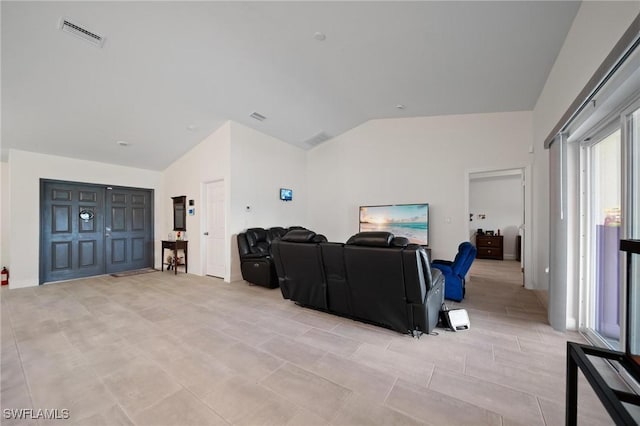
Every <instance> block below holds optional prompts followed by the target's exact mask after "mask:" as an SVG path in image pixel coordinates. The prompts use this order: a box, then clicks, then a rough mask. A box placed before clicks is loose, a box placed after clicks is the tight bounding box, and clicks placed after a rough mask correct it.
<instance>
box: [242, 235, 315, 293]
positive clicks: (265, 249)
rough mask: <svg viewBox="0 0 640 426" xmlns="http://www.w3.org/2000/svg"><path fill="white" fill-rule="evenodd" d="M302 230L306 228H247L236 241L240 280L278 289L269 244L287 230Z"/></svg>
mask: <svg viewBox="0 0 640 426" xmlns="http://www.w3.org/2000/svg"><path fill="white" fill-rule="evenodd" d="M304 229H306V228H303V227H301V226H292V227H290V228H283V227H280V226H274V227H272V228H269V229H264V228H249V229H247V230H246V231H245V232H241V233H239V234H238V237H237V240H238V251H239V253H240V271H241V272H242V279H244V280H245V281H247V282H249V283H251V284H256V285H259V286H263V287H268V288H276V287H278V276H277V275H276V269H275V266H274V264H273V259H272V258H271V243H272V242H273V241H274V240H276V239H278V238H280V237H282V236H284V235H285V234H286V233H287V232H289V230H304ZM315 238H316V241H320V240H321V239H322V238H324V237H323V236H322V235H318V236H316V237H315ZM318 239H320V240H318ZM324 241H326V238H324Z"/></svg>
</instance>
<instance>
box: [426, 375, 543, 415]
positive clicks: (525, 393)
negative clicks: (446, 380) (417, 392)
mask: <svg viewBox="0 0 640 426" xmlns="http://www.w3.org/2000/svg"><path fill="white" fill-rule="evenodd" d="M464 376H465V377H469V378H473V379H476V380H481V381H483V382H487V383H490V384H492V385H494V386H498V387H501V388H504V389H505V390H507V391H511V392H518V393H521V394H524V395H526V396H528V397H531V398H533V399H534V400H536V406H538V405H539V404H538V402H537V400H538V395H536V394H533V393H531V392H525V391H522V390H519V389H516V388H513V387H511V386H507V385H504V384H501V383H496V382H493V381H491V380H487V379H480V378H478V377H475V376H471V375H466V374H465V375H464ZM429 390H432V391H435V392H439V393H442V394H443V395H448V396H450V397H452V398H457V399H460V400H461V401H464V402H466V403H469V404H472V405H474V406H477V405H476V404H474V403H473V402H470V401H467V400H465V399H461V398H459V397H457V396H453V395H449V394H446V393H443V392H440V391H438V390H437V389H433V388H432V387H431V386H429ZM479 408H482V409H484V410H486V411H492V412H494V413H496V414H499V415H501V416H506V417H509V416H508V415H507V414H505V413H501V412H499V411H496V410H492V409H489V408H486V407H479Z"/></svg>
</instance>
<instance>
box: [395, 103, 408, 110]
mask: <svg viewBox="0 0 640 426" xmlns="http://www.w3.org/2000/svg"><path fill="white" fill-rule="evenodd" d="M396 108H397V109H405V108H406V106H404V105H402V104H398V105H396Z"/></svg>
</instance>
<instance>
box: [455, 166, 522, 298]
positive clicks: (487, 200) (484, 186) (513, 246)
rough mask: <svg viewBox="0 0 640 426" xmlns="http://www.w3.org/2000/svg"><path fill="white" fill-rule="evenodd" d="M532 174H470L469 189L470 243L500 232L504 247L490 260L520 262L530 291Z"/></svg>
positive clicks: (509, 171)
mask: <svg viewBox="0 0 640 426" xmlns="http://www.w3.org/2000/svg"><path fill="white" fill-rule="evenodd" d="M530 173H531V170H530V166H526V167H519V168H511V169H499V170H483V171H473V172H468V174H467V188H466V189H467V212H468V214H469V222H468V223H469V227H468V235H469V240H470V241H472V242H475V240H476V235H477V234H480V233H484V234H485V235H486V234H487V232H488V233H489V234H493V235H495V236H497V235H498V231H499V235H500V236H501V237H502V238H500V240H501V243H502V245H501V247H500V248H499V251H498V252H497V253H495V252H494V251H495V250H493V251H492V255H491V256H489V257H488V258H493V259H503V260H504V261H518V262H519V263H520V270H521V271H522V280H521V282H522V285H523V286H525V287H526V288H529V289H530V288H532V287H533V285H532V281H531V277H532V270H531V263H532V262H531V260H530V259H531V253H532V244H531V238H530V237H529V236H530V231H529V230H528V218H530V217H531V211H530V209H531V202H530V201H529V200H530V199H531V193H530V189H529V187H528V185H527V182H528V181H529V180H530Z"/></svg>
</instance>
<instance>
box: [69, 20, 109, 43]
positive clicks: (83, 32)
mask: <svg viewBox="0 0 640 426" xmlns="http://www.w3.org/2000/svg"><path fill="white" fill-rule="evenodd" d="M60 29H61V30H62V31H64V32H66V33H69V34H73V35H74V36H76V37H80V38H81V39H83V40H84V41H88V42H89V43H91V44H93V45H95V46H98V47H102V45H103V44H104V37H103V36H101V35H100V34H96V33H94V32H93V31H89V30H88V29H86V28H83V27H81V26H80V25H78V24H75V23H73V22H71V21H69V20H68V19H64V18H63V19H62V20H61V21H60Z"/></svg>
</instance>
